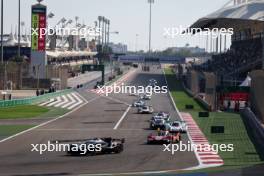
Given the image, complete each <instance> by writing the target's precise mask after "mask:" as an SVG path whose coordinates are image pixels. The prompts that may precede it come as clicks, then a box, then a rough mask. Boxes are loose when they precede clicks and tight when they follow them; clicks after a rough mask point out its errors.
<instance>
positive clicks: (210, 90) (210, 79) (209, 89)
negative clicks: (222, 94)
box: [204, 72, 217, 110]
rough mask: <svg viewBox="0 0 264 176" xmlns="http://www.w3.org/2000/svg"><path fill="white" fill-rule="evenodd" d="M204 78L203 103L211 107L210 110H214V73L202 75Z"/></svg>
mask: <svg viewBox="0 0 264 176" xmlns="http://www.w3.org/2000/svg"><path fill="white" fill-rule="evenodd" d="M204 78H205V101H206V102H207V103H208V104H209V105H211V108H212V110H216V108H215V105H216V98H215V96H216V83H217V80H216V79H217V78H216V76H215V74H214V73H208V72H205V73H204Z"/></svg>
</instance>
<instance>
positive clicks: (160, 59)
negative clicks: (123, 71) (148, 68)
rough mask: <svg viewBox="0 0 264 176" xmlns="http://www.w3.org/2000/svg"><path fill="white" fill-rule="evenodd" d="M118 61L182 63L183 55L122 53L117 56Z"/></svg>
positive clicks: (183, 60)
mask: <svg viewBox="0 0 264 176" xmlns="http://www.w3.org/2000/svg"><path fill="white" fill-rule="evenodd" d="M118 61H119V62H123V63H159V64H183V63H185V58H184V57H175V56H173V57H169V56H143V55H124V56H119V57H118Z"/></svg>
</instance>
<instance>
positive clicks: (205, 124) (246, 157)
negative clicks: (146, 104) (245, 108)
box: [165, 68, 263, 171]
mask: <svg viewBox="0 0 264 176" xmlns="http://www.w3.org/2000/svg"><path fill="white" fill-rule="evenodd" d="M165 75H166V78H167V81H168V86H169V90H170V92H171V94H172V96H173V99H174V101H175V103H176V105H177V108H178V109H179V111H181V112H188V113H190V114H191V115H192V117H193V118H194V120H195V121H196V123H197V124H198V125H199V127H200V129H201V130H202V131H203V133H204V134H205V136H206V137H207V139H208V140H209V142H210V143H211V144H234V151H232V152H219V155H220V156H221V157H222V159H223V160H224V163H225V164H224V166H222V167H220V169H228V168H241V167H246V166H252V165H255V164H260V163H263V162H262V161H261V159H260V157H259V155H258V153H257V151H256V149H255V147H254V145H253V143H252V142H251V140H250V138H249V136H248V134H247V131H246V128H245V125H244V123H243V121H242V119H241V117H240V115H239V114H235V113H225V112H211V113H210V117H209V118H199V117H198V113H199V111H204V109H203V107H201V106H200V105H199V103H197V102H196V101H195V100H194V99H193V98H192V97H190V96H189V95H188V94H187V93H186V92H185V91H184V89H183V87H182V85H181V82H180V81H178V80H177V79H176V76H175V74H174V73H173V71H172V70H171V69H169V68H167V69H165ZM186 104H192V105H194V109H193V110H187V109H185V105H186ZM218 125H223V126H225V133H224V134H211V132H210V127H211V126H218ZM207 170H210V169H207ZM207 170H206V171H207ZM212 170H214V169H212Z"/></svg>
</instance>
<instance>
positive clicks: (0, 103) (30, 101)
mask: <svg viewBox="0 0 264 176" xmlns="http://www.w3.org/2000/svg"><path fill="white" fill-rule="evenodd" d="M72 91H73V90H72V89H66V90H62V91H59V92H54V93H47V94H44V95H41V96H35V97H31V98H24V99H17V100H5V101H0V108H3V107H11V106H17V105H29V104H36V103H40V102H43V101H45V100H48V99H50V98H53V97H57V96H61V95H65V94H67V93H70V92H72Z"/></svg>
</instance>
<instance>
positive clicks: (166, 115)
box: [153, 112, 170, 121]
mask: <svg viewBox="0 0 264 176" xmlns="http://www.w3.org/2000/svg"><path fill="white" fill-rule="evenodd" d="M153 117H154V118H162V119H164V120H167V121H168V120H170V114H169V113H166V112H158V113H156V114H155V115H154V116H153Z"/></svg>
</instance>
